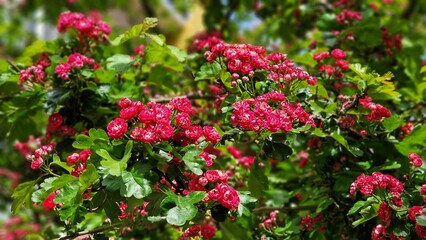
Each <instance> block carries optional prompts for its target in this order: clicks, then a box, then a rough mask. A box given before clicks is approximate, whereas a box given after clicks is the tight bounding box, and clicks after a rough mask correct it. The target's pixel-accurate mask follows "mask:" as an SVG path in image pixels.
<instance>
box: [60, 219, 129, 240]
mask: <svg viewBox="0 0 426 240" xmlns="http://www.w3.org/2000/svg"><path fill="white" fill-rule="evenodd" d="M120 225H122V223H115V224H111V225H108V226H102V227H99V228H95V229H93V230H90V231H81V232H76V233H72V234H70V235H67V236H64V237H60V238H56V239H55V240H65V239H71V238H75V237H78V236H83V235H88V234H93V233H97V232H102V231H105V230H108V229H111V228H115V227H118V226H120Z"/></svg>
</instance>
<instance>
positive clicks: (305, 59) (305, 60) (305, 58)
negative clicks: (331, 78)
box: [293, 52, 317, 67]
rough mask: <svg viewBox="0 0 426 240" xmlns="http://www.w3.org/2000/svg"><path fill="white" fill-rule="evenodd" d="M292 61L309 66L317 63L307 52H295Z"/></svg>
mask: <svg viewBox="0 0 426 240" xmlns="http://www.w3.org/2000/svg"><path fill="white" fill-rule="evenodd" d="M293 61H295V62H296V63H301V64H304V65H307V66H309V67H314V66H315V65H317V62H316V61H315V60H314V59H313V58H312V55H311V54H310V53H309V52H305V53H303V54H297V55H296V56H295V57H294V58H293Z"/></svg>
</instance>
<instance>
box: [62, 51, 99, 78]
mask: <svg viewBox="0 0 426 240" xmlns="http://www.w3.org/2000/svg"><path fill="white" fill-rule="evenodd" d="M84 66H89V67H90V68H91V69H97V68H99V67H100V65H99V64H96V63H95V60H93V59H92V58H89V57H86V56H84V55H81V54H80V53H73V54H71V55H69V56H68V61H67V62H62V63H59V64H58V65H57V66H56V68H55V73H56V74H57V75H58V76H59V77H60V78H62V79H63V80H67V79H69V78H70V76H69V75H70V73H71V71H72V70H73V69H82V68H83V67H84Z"/></svg>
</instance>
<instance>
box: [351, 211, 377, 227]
mask: <svg viewBox="0 0 426 240" xmlns="http://www.w3.org/2000/svg"><path fill="white" fill-rule="evenodd" d="M361 215H362V217H361V218H360V219H358V220H356V221H354V222H353V223H352V226H353V227H357V226H358V225H360V224H362V223H365V222H367V221H368V220H370V219H372V218H375V217H376V216H377V211H376V210H375V209H374V208H373V207H372V206H368V207H366V208H364V209H363V210H361Z"/></svg>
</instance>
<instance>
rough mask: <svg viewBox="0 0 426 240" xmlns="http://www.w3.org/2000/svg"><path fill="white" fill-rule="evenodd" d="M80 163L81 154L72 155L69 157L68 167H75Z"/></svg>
mask: <svg viewBox="0 0 426 240" xmlns="http://www.w3.org/2000/svg"><path fill="white" fill-rule="evenodd" d="M78 161H80V154H78V153H73V154H71V155H69V156H68V157H67V163H68V165H74V164H76V163H77V162H78Z"/></svg>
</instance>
